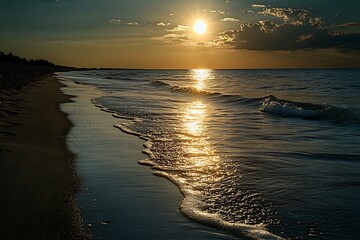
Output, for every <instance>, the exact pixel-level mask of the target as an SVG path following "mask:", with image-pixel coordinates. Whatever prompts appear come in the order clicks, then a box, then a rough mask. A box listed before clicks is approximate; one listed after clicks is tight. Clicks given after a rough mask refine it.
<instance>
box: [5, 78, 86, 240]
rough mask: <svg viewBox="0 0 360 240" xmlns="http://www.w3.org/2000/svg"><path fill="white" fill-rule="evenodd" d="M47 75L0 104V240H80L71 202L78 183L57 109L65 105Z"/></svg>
mask: <svg viewBox="0 0 360 240" xmlns="http://www.w3.org/2000/svg"><path fill="white" fill-rule="evenodd" d="M60 87H61V84H60V83H59V82H58V81H57V79H55V78H54V77H52V76H51V75H48V76H46V77H43V78H42V79H41V80H39V81H35V82H31V83H30V84H28V85H27V86H25V87H23V89H22V90H21V91H14V90H4V91H2V92H1V94H2V100H1V103H0V113H1V115H0V119H1V125H0V159H1V164H0V185H1V186H0V236H1V238H2V239H81V238H84V235H83V233H82V230H81V229H82V225H81V218H80V214H79V211H78V209H77V207H76V201H75V199H74V196H75V194H76V192H77V191H78V189H79V188H78V186H79V184H78V177H77V174H76V171H75V168H74V162H73V159H74V158H73V155H72V154H71V153H70V152H69V151H68V148H67V145H66V143H65V136H66V134H67V133H68V130H69V129H70V127H71V123H70V121H69V120H68V119H67V117H66V115H65V114H64V113H63V112H61V111H60V109H59V104H61V103H64V102H67V101H69V97H68V96H65V95H64V94H63V93H62V92H61V91H60Z"/></svg>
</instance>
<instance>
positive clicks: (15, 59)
mask: <svg viewBox="0 0 360 240" xmlns="http://www.w3.org/2000/svg"><path fill="white" fill-rule="evenodd" d="M0 63H8V64H16V65H31V66H43V67H61V66H58V65H55V64H53V63H51V62H49V61H48V60H44V59H36V60H34V59H30V60H27V59H26V58H21V57H19V56H16V55H14V54H13V53H11V52H10V53H9V54H5V53H3V52H0Z"/></svg>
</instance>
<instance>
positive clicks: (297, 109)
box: [260, 95, 360, 123]
mask: <svg viewBox="0 0 360 240" xmlns="http://www.w3.org/2000/svg"><path fill="white" fill-rule="evenodd" d="M260 111H262V112H266V113H269V114H272V115H280V116H283V117H296V118H302V119H312V120H328V121H335V122H354V123H359V122H360V118H359V112H358V111H357V110H355V109H347V108H341V107H335V106H323V105H318V104H313V103H304V102H296V101H289V100H283V99H278V98H276V97H275V96H272V95H269V96H266V97H264V98H263V100H262V101H261V106H260Z"/></svg>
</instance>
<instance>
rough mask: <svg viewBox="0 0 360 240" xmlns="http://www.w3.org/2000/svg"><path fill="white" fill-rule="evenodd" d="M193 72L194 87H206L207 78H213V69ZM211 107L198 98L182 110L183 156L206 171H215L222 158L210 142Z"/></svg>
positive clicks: (197, 168) (198, 168)
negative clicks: (208, 124)
mask: <svg viewBox="0 0 360 240" xmlns="http://www.w3.org/2000/svg"><path fill="white" fill-rule="evenodd" d="M191 73H192V77H193V84H194V87H195V88H196V89H198V90H202V89H204V88H205V85H206V82H207V80H209V79H210V78H211V70H207V69H195V70H192V72H191ZM209 109H210V106H209V105H208V104H207V103H205V102H204V101H203V99H198V100H195V101H192V102H189V103H188V104H186V105H185V106H184V108H183V109H182V111H181V112H182V113H181V119H182V133H183V138H184V139H186V143H184V144H183V146H182V150H183V153H184V155H183V156H184V157H186V159H187V160H186V161H187V163H188V165H189V166H192V167H194V169H196V170H197V171H200V172H204V173H210V172H215V171H216V170H217V169H218V168H219V160H220V157H219V156H218V155H217V154H216V152H215V149H214V148H213V146H212V144H211V143H210V142H209V132H208V129H207V126H206V125H207V124H206V123H207V121H208V120H209V117H210V116H209V114H210V113H209V111H210V110H209ZM202 177H204V176H198V178H199V179H200V178H202ZM214 177H215V176H214ZM204 180H205V179H204Z"/></svg>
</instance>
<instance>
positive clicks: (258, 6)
mask: <svg viewBox="0 0 360 240" xmlns="http://www.w3.org/2000/svg"><path fill="white" fill-rule="evenodd" d="M251 6H252V7H253V8H265V7H266V6H265V5H263V4H252V5H251Z"/></svg>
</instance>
